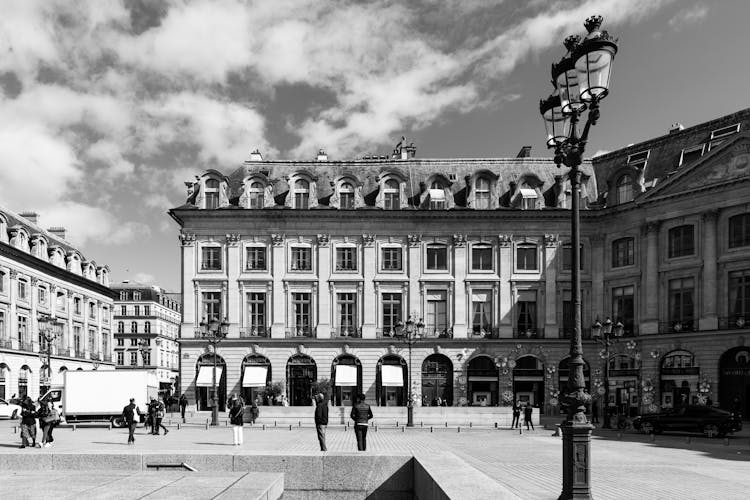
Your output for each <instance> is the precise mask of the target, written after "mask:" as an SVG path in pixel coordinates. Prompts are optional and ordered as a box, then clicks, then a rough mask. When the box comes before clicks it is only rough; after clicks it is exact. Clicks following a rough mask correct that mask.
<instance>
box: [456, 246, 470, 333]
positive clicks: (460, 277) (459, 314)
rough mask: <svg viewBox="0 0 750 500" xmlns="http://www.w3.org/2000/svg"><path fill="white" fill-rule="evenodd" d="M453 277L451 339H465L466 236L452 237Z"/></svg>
mask: <svg viewBox="0 0 750 500" xmlns="http://www.w3.org/2000/svg"><path fill="white" fill-rule="evenodd" d="M453 258H454V261H453V276H454V278H455V282H454V283H455V287H454V293H453V294H452V295H453V307H454V311H455V313H454V315H453V337H454V338H466V337H467V336H468V332H469V327H468V325H469V322H468V319H467V311H466V302H467V300H466V298H467V294H466V273H467V271H468V267H469V259H468V255H467V245H466V235H465V234H454V235H453Z"/></svg>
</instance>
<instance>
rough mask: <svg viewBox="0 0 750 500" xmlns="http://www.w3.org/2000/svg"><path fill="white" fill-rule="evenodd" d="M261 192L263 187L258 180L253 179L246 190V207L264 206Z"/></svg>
mask: <svg viewBox="0 0 750 500" xmlns="http://www.w3.org/2000/svg"><path fill="white" fill-rule="evenodd" d="M263 192H264V187H263V184H261V183H260V182H258V181H255V182H252V183H251V184H250V189H248V191H247V198H248V200H247V202H248V208H263V207H264V206H265V199H264V197H263Z"/></svg>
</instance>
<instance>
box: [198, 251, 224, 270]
mask: <svg viewBox="0 0 750 500" xmlns="http://www.w3.org/2000/svg"><path fill="white" fill-rule="evenodd" d="M201 269H202V270H204V271H220V270H221V247H202V248H201Z"/></svg>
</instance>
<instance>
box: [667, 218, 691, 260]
mask: <svg viewBox="0 0 750 500" xmlns="http://www.w3.org/2000/svg"><path fill="white" fill-rule="evenodd" d="M693 232H694V226H692V225H689V224H688V225H684V226H677V227H673V228H672V229H670V230H669V233H668V238H669V242H668V244H669V257H670V258H672V257H684V256H686V255H693V254H694V253H695V243H694V237H693Z"/></svg>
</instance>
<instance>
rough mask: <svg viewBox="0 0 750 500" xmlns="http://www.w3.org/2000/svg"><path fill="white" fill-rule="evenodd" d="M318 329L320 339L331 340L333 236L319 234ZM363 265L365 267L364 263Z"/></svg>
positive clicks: (317, 334)
mask: <svg viewBox="0 0 750 500" xmlns="http://www.w3.org/2000/svg"><path fill="white" fill-rule="evenodd" d="M317 240H318V282H319V283H320V286H319V287H318V329H317V333H316V334H315V336H316V337H317V338H319V339H328V338H331V294H332V290H331V286H332V285H333V284H332V283H331V282H330V281H329V280H330V279H331V243H330V241H331V235H329V234H318V235H317ZM363 265H365V264H364V263H363Z"/></svg>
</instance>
